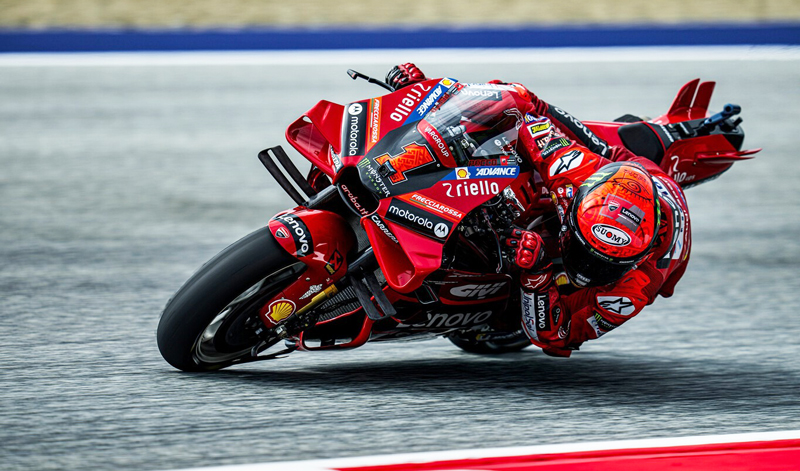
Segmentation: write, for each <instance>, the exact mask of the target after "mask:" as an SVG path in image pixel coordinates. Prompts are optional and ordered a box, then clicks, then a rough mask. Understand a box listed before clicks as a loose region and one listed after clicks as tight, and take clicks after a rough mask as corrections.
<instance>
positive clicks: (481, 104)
mask: <svg viewBox="0 0 800 471" xmlns="http://www.w3.org/2000/svg"><path fill="white" fill-rule="evenodd" d="M444 100H446V101H444V102H443V104H441V106H439V107H434V108H432V109H431V111H430V112H428V114H427V115H426V116H425V120H426V121H427V122H429V123H430V124H431V125H433V126H434V127H435V128H436V130H437V131H438V132H439V134H441V135H442V137H443V138H444V139H445V141H446V142H447V144H448V145H449V146H450V147H451V148H453V150H454V153H455V154H456V163H457V164H458V165H462V166H463V165H468V164H469V163H470V161H471V160H475V159H501V158H506V159H508V158H514V159H516V155H517V154H516V150H515V146H516V142H517V134H518V131H519V128H520V127H522V124H523V118H522V113H521V112H520V111H519V109H518V108H517V105H516V102H515V101H514V99H513V98H512V96H511V93H510V92H509V91H507V90H505V89H504V88H503V86H502V85H493V84H471V85H466V86H464V87H463V88H461V89H454V90H453V91H452V92H451V93H450V95H449V96H446V97H445V98H444ZM509 163H512V162H509ZM513 163H516V162H513Z"/></svg>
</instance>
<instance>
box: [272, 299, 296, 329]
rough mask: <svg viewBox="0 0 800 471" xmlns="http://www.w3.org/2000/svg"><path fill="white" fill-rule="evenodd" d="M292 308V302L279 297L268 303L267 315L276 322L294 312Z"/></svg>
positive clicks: (293, 307)
mask: <svg viewBox="0 0 800 471" xmlns="http://www.w3.org/2000/svg"><path fill="white" fill-rule="evenodd" d="M294 310H295V305H294V302H292V301H290V300H288V299H279V300H277V301H273V302H272V303H271V304H270V305H269V311H268V312H267V317H269V318H270V319H272V320H273V321H274V322H276V323H277V322H280V321H282V320H284V319H286V318H287V317H289V316H291V315H292V314H294Z"/></svg>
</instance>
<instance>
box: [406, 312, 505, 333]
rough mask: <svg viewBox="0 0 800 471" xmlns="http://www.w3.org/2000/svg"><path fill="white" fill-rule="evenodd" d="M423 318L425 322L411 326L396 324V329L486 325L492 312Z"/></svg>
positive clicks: (430, 313) (437, 315)
mask: <svg viewBox="0 0 800 471" xmlns="http://www.w3.org/2000/svg"><path fill="white" fill-rule="evenodd" d="M425 316H426V318H427V320H424V321H422V322H415V323H413V324H404V323H402V322H401V323H399V324H397V327H400V328H403V327H415V328H427V329H437V328H445V327H467V326H474V325H481V324H484V323H486V321H487V320H489V318H490V317H492V311H480V312H463V313H462V312H456V313H447V312H438V313H437V312H427V313H426V314H425Z"/></svg>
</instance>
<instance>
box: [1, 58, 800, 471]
mask: <svg viewBox="0 0 800 471" xmlns="http://www.w3.org/2000/svg"><path fill="white" fill-rule="evenodd" d="M421 57H422V60H420V58H417V57H415V53H413V52H409V53H407V54H404V55H402V56H401V57H392V56H391V55H387V56H386V57H385V62H382V61H370V63H364V64H360V63H359V61H358V56H356V57H354V58H353V60H352V61H350V62H348V63H346V64H345V63H341V64H334V63H332V62H335V61H328V62H326V61H318V62H314V63H316V65H310V64H306V65H270V64H268V63H262V64H254V65H216V66H215V65H175V66H169V65H163V64H162V65H158V66H146V65H132V66H91V65H83V66H64V65H62V66H55V67H53V66H41V67H39V66H25V67H10V66H7V65H3V66H0V261H1V262H2V263H1V264H0V333H2V339H3V340H2V342H0V463H2V465H0V467H2V468H3V469H9V470H33V469H37V470H49V469H141V470H155V469H169V468H172V469H174V468H182V467H198V466H214V465H216V466H218V465H224V464H236V463H254V462H266V461H284V460H295V459H317V458H334V457H343V456H357V455H376V454H383V453H399V452H423V451H434V450H446V449H460V448H486V447H507V446H527V445H544V444H558V443H573V442H581V441H596V440H619V439H634V438H649V437H666V436H694V435H705V434H727V433H743V432H768V431H776V430H796V429H800V395H799V394H798V392H799V391H800V363H798V361H797V359H798V358H800V321H798V314H797V306H798V301H799V300H800V294H799V293H800V277H798V267H800V242H798V236H800V217H798V216H799V213H800V211H798V210H799V209H800V202H799V201H800V199H798V197H797V185H798V178H799V177H800V161H799V160H798V155H797V148H798V146H797V144H796V139H797V136H798V132H797V125H798V123H800V88H799V87H798V86H797V85H798V78H799V77H800V61H798V60H796V59H795V60H747V61H736V60H730V61H728V60H725V61H720V60H690V61H682V60H678V61H651V60H641V61H635V60H625V61H620V62H614V61H611V62H609V61H607V60H599V61H589V62H584V61H577V62H576V61H571V60H560V59H559V60H555V59H552V58H551V59H546V60H539V61H533V60H530V58H529V57H528V56H526V55H525V53H520V55H519V57H518V59H519V60H521V62H520V63H512V62H511V61H510V60H509V61H503V60H496V58H495V59H494V60H491V63H490V64H489V63H488V62H487V63H486V64H483V63H482V62H481V61H482V59H473V62H474V63H475V64H477V65H465V64H464V63H456V62H455V61H452V62H453V63H450V64H440V63H439V62H437V60H436V59H435V58H434V57H431V56H427V57H425V56H421ZM484 57H486V58H487V60H488V59H489V56H484ZM397 59H406V60H416V61H417V62H418V63H419V65H420V66H421V67H422V68H423V70H426V71H427V72H428V74H429V75H433V76H437V75H438V76H441V75H448V76H451V77H456V78H459V79H461V80H463V81H484V80H489V79H492V78H503V79H506V80H515V81H520V82H523V83H526V84H527V85H529V86H530V87H531V88H532V89H533V90H535V91H537V92H538V93H539V95H540V96H542V97H543V98H544V99H546V100H548V101H550V102H552V103H555V104H557V105H559V106H561V107H563V108H565V109H567V110H569V111H571V112H572V113H573V114H575V115H577V116H579V117H581V118H583V119H613V118H614V117H616V116H618V115H621V114H624V113H628V112H631V113H640V114H645V115H651V116H654V115H657V114H660V113H661V112H663V111H665V110H666V109H667V107H668V106H669V103H670V102H671V100H672V98H673V96H674V94H675V93H676V92H677V90H678V88H679V87H680V86H681V85H682V84H683V83H685V82H686V81H688V80H690V79H693V78H695V77H701V78H703V79H708V80H717V81H718V87H717V91H716V93H715V97H714V99H713V100H712V107H713V108H720V109H721V107H722V105H724V104H725V103H728V102H734V103H738V104H740V105H741V106H742V108H743V110H744V111H743V117H744V119H745V122H744V128H745V131H746V133H747V139H746V141H745V144H746V147H764V148H765V151H764V152H762V153H761V154H760V155H759V156H758V157H757V158H756V159H755V160H754V161H751V162H745V163H740V164H737V165H736V166H735V167H734V168H733V169H732V170H731V171H729V172H728V173H727V174H725V175H723V176H722V177H721V178H720V179H719V180H717V181H714V182H711V183H709V184H707V185H704V186H701V187H698V188H694V189H691V190H689V191H688V194H687V196H688V199H689V205H690V208H691V211H692V218H693V227H694V243H693V253H692V260H691V263H690V266H689V270H688V273H687V274H686V276H685V277H684V279H683V280H682V281H681V283H680V284H679V285H678V289H677V293H676V295H675V296H674V297H672V298H670V299H659V300H658V301H657V302H656V303H655V304H654V305H653V306H651V307H649V308H648V309H647V310H645V312H644V313H643V314H642V315H640V316H638V317H637V318H636V319H634V320H633V321H631V322H630V323H628V324H627V325H625V326H624V327H623V328H620V329H618V330H616V331H614V332H613V333H611V334H609V335H607V336H605V337H604V338H602V339H601V340H599V341H595V342H591V343H588V344H586V345H585V347H583V348H582V349H581V351H580V352H578V353H576V354H575V355H574V356H573V358H571V359H568V360H563V359H553V358H549V357H547V356H544V355H543V354H541V353H540V352H537V351H536V350H535V349H533V348H530V349H527V350H525V351H523V352H521V353H518V354H511V355H504V356H498V357H489V356H475V355H470V354H466V353H463V352H461V351H460V350H458V349H457V348H456V347H454V346H452V345H451V344H450V343H449V342H448V341H446V340H441V339H439V340H432V341H428V342H415V343H398V344H383V345H368V346H366V347H364V348H361V349H358V350H354V351H349V352H339V353H336V354H294V355H292V356H290V357H289V358H287V359H283V360H279V361H274V362H264V363H258V364H252V365H248V366H242V367H236V368H231V369H229V370H224V371H221V372H217V373H214V374H185V373H180V372H178V371H176V370H174V369H172V368H171V367H170V366H169V365H168V364H167V363H166V362H164V361H163V360H162V359H161V357H160V355H159V353H158V349H157V347H156V343H155V329H156V325H157V323H158V317H159V314H160V311H161V309H162V308H163V306H164V304H165V303H166V301H167V299H168V298H169V297H170V295H171V294H172V293H173V292H174V291H175V290H176V289H177V288H178V287H179V286H180V285H181V284H182V282H183V281H184V280H186V279H187V278H188V277H189V276H190V275H191V274H192V272H193V271H194V270H195V269H197V268H198V267H199V266H200V265H201V264H202V263H203V262H204V261H206V260H207V259H209V258H210V257H211V256H213V255H214V254H215V253H216V252H218V251H219V250H221V249H222V248H224V247H225V246H226V245H227V244H229V243H230V242H232V241H234V240H236V239H237V238H239V237H241V236H243V235H245V234H247V233H248V232H250V231H251V230H254V229H256V228H258V227H260V226H261V225H263V224H264V223H265V222H266V221H267V219H268V218H269V217H270V216H271V215H272V214H274V213H275V212H277V211H279V210H281V209H283V208H285V207H287V206H289V201H290V200H289V198H288V197H286V196H284V195H283V194H282V193H281V192H280V191H279V190H278V188H277V186H276V185H275V184H273V183H271V181H270V178H269V176H268V174H267V172H266V171H265V170H263V168H262V167H261V164H260V163H259V162H258V161H257V159H256V154H257V153H258V151H260V150H261V149H263V148H265V147H269V146H272V145H275V144H283V143H284V140H283V137H282V135H283V129H284V127H285V126H286V125H287V124H288V123H289V122H291V121H292V120H293V119H295V117H296V116H299V115H300V114H301V113H302V112H303V111H304V110H306V109H308V108H310V107H311V106H312V105H313V104H314V103H316V101H317V100H319V99H322V98H326V99H329V100H331V101H337V102H340V103H341V102H347V101H352V100H356V99H359V98H364V97H367V96H372V95H376V94H380V89H378V88H377V87H374V86H371V85H368V84H366V83H363V82H362V83H354V82H352V81H350V80H349V79H348V78H347V77H346V75H345V74H344V71H345V69H346V68H348V67H354V68H357V69H359V70H361V71H363V72H366V73H369V74H372V75H376V76H377V75H381V76H382V74H383V73H384V72H385V70H387V69H388V68H389V67H390V66H391V65H392V63H393V61H396V60H397ZM751 59H752V57H751ZM165 62H169V60H167V61H165ZM176 62H179V61H176ZM437 64H438V65H437Z"/></svg>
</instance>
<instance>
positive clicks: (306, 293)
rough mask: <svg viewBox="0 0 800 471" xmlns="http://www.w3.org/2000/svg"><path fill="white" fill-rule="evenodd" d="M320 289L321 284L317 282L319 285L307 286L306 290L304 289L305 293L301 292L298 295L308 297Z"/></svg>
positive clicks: (302, 297)
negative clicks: (301, 293)
mask: <svg viewBox="0 0 800 471" xmlns="http://www.w3.org/2000/svg"><path fill="white" fill-rule="evenodd" d="M320 291H322V285H321V284H319V285H311V286H309V287H308V291H306V292H305V293H303V295H302V296H300V299H306V298H309V297H311V296H313V295H315V294H317V293H319V292H320Z"/></svg>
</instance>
